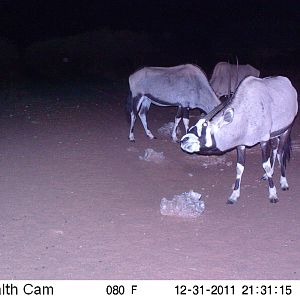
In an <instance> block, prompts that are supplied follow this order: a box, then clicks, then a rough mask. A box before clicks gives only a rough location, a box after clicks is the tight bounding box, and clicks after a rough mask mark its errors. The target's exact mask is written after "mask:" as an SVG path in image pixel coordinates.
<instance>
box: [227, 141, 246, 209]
mask: <svg viewBox="0 0 300 300" xmlns="http://www.w3.org/2000/svg"><path fill="white" fill-rule="evenodd" d="M245 160H246V147H245V146H238V147H237V162H236V179H235V184H234V189H233V192H232V194H231V196H230V197H229V199H228V201H227V203H228V204H233V203H235V202H236V201H237V200H238V198H239V197H240V188H241V180H242V175H243V172H244V169H245Z"/></svg>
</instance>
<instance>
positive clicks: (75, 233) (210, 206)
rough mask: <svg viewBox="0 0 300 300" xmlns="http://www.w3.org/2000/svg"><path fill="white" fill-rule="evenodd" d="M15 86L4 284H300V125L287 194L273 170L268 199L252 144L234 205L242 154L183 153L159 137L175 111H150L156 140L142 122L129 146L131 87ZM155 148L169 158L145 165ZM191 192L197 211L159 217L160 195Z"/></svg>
mask: <svg viewBox="0 0 300 300" xmlns="http://www.w3.org/2000/svg"><path fill="white" fill-rule="evenodd" d="M104 91H105V92H104ZM14 93H15V94H14V96H13V97H14V99H15V101H13V102H10V103H9V104H6V105H5V104H2V105H1V118H0V128H1V141H0V161H1V168H0V180H1V181H0V195H1V210H0V232H1V246H0V279H300V255H299V253H300V252H299V249H300V227H299V225H300V221H299V215H300V202H299V194H300V181H299V178H300V169H299V163H300V126H299V120H297V122H296V124H295V128H294V130H293V138H294V151H293V154H292V159H291V161H290V163H289V165H288V170H287V178H288V182H289V185H290V190H289V191H286V192H283V191H280V186H279V170H278V169H276V172H275V183H276V185H277V188H278V190H279V191H278V196H279V200H280V201H279V203H277V204H271V203H270V202H269V200H268V191H267V185H266V182H264V181H260V180H259V179H260V178H261V176H262V174H263V170H262V167H261V157H260V150H259V148H258V147H254V148H252V149H250V151H248V153H247V161H246V169H245V173H244V176H243V181H242V189H241V193H242V194H241V198H240V199H239V201H238V203H236V204H235V205H228V204H226V200H227V197H228V196H229V195H230V193H231V187H232V184H233V182H234V179H235V152H230V153H227V154H225V155H224V156H222V157H221V158H220V157H210V158H207V157H201V156H191V155H188V154H186V153H184V152H182V151H181V150H180V147H179V144H176V143H173V142H172V141H171V139H170V137H166V136H162V135H159V134H158V133H157V130H158V129H159V128H160V127H161V126H163V125H164V124H165V123H168V122H170V121H172V120H173V116H174V113H175V111H176V110H175V109H174V108H157V107H152V108H151V110H150V114H149V124H150V128H151V129H152V131H153V133H155V134H156V135H157V139H156V140H152V141H151V140H148V139H147V137H146V136H145V135H144V132H143V130H142V127H141V124H140V122H139V121H138V122H137V126H136V130H135V135H136V142H135V143H130V142H129V141H128V139H127V136H128V124H127V122H126V118H125V114H124V101H125V98H126V90H125V89H121V90H120V89H116V91H114V89H113V88H110V89H108V90H106V89H105V86H101V85H100V84H99V86H97V87H96V88H95V89H94V90H92V89H86V90H78V89H76V88H74V89H73V90H72V89H69V90H65V91H56V90H55V89H49V91H47V90H46V91H43V92H41V93H38V92H32V91H31V90H30V89H29V90H26V89H24V90H23V91H14ZM195 120H196V117H192V120H191V122H195ZM147 148H151V149H153V150H155V151H157V152H163V154H164V156H165V159H164V160H163V161H161V162H159V163H155V162H148V161H144V160H141V159H140V158H139V156H143V155H144V152H145V149H147ZM189 190H194V191H196V192H199V193H201V194H202V199H203V200H204V201H205V211H204V212H203V214H202V215H201V216H200V217H198V218H196V219H187V218H180V217H170V216H163V215H161V213H160V200H161V199H162V198H163V197H166V198H168V199H171V198H172V197H173V196H174V195H177V194H181V193H183V192H186V191H189Z"/></svg>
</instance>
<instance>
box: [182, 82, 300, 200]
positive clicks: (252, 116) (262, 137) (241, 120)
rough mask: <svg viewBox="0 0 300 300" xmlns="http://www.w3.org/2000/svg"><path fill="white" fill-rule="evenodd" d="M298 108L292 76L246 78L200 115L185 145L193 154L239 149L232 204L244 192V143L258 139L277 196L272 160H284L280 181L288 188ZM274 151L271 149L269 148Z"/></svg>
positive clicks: (272, 196) (272, 191)
mask: <svg viewBox="0 0 300 300" xmlns="http://www.w3.org/2000/svg"><path fill="white" fill-rule="evenodd" d="M297 111H298V102H297V92H296V90H295V88H294V87H293V86H292V84H291V82H290V81H289V79H288V78H286V77H282V76H278V77H267V78H263V79H259V78H255V77H253V76H250V77H247V78H246V79H245V80H244V81H242V83H241V84H240V86H239V87H238V89H237V91H236V92H235V94H234V96H233V98H232V99H231V100H228V101H227V103H226V102H225V103H222V104H221V105H219V107H217V108H216V109H214V110H213V111H211V112H210V113H209V114H208V115H207V116H205V118H201V119H200V120H199V121H198V122H197V123H196V125H195V126H192V127H191V128H190V129H189V131H188V133H187V134H186V135H185V136H183V137H182V139H181V148H182V149H183V150H184V151H186V152H189V153H194V152H195V153H199V154H215V153H222V152H225V151H227V150H230V149H233V148H237V166H236V171H237V175H236V181H235V185H234V190H233V192H232V194H231V196H230V197H229V199H228V203H234V202H236V201H237V199H238V198H239V196H240V184H241V178H242V174H243V171H244V165H245V153H246V146H249V147H251V146H254V145H255V144H257V143H260V145H261V149H262V162H263V164H262V165H263V169H264V171H265V177H266V178H267V180H268V184H269V199H270V201H271V202H272V203H275V202H277V201H278V198H277V193H276V188H275V185H274V183H273V180H272V175H273V171H274V164H275V160H276V156H277V159H278V161H279V164H280V169H281V177H280V185H281V189H282V190H287V189H288V187H289V186H288V183H287V180H286V176H285V168H286V160H287V158H289V154H290V132H291V128H292V124H293V121H294V119H295V116H296V114H297ZM271 150H272V151H271Z"/></svg>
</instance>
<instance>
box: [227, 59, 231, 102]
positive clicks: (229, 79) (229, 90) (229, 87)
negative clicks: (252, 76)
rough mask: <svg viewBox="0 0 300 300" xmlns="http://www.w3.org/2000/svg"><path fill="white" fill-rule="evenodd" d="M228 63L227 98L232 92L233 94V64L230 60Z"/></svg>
mask: <svg viewBox="0 0 300 300" xmlns="http://www.w3.org/2000/svg"><path fill="white" fill-rule="evenodd" d="M227 64H228V68H227V72H228V91H227V98H230V94H231V66H230V63H229V61H228V62H227Z"/></svg>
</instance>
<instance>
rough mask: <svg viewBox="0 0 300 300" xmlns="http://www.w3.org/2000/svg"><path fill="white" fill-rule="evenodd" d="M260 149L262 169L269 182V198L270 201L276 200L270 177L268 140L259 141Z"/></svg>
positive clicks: (274, 201)
mask: <svg viewBox="0 0 300 300" xmlns="http://www.w3.org/2000/svg"><path fill="white" fill-rule="evenodd" d="M260 146H261V150H262V165H263V169H264V170H265V173H266V176H267V179H268V184H269V199H270V202H271V203H276V202H278V198H277V193H276V187H275V186H274V182H273V179H272V168H271V162H270V157H271V143H270V141H267V142H261V143H260Z"/></svg>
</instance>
